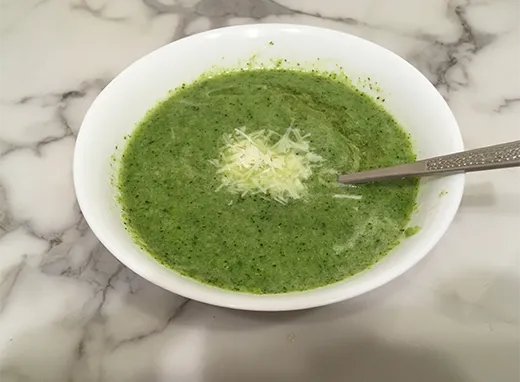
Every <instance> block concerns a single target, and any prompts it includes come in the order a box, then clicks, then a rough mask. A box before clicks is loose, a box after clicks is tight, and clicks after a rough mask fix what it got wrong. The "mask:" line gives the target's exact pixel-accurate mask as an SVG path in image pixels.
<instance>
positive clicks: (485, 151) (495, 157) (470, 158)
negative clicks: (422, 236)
mask: <svg viewBox="0 0 520 382" xmlns="http://www.w3.org/2000/svg"><path fill="white" fill-rule="evenodd" d="M518 166H520V141H513V142H508V143H502V144H500V145H495V146H488V147H482V148H480V149H475V150H468V151H462V152H460V153H456V154H449V155H442V156H438V157H434V158H430V159H424V160H420V161H417V162H414V163H407V164H402V165H399V166H392V167H385V168H379V169H375V170H370V171H363V172H357V173H353V174H345V175H340V176H339V178H338V182H340V183H344V184H354V183H365V182H374V181H378V180H388V179H397V178H407V177H410V176H430V175H439V174H442V175H448V174H455V173H461V172H470V171H483V170H494V169H499V168H507V167H518Z"/></svg>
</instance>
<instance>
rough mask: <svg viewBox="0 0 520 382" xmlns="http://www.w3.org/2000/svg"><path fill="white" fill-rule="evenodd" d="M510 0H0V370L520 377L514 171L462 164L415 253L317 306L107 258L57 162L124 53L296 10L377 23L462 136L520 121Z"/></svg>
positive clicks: (403, 379) (354, 24)
mask: <svg viewBox="0 0 520 382" xmlns="http://www.w3.org/2000/svg"><path fill="white" fill-rule="evenodd" d="M519 18H520V6H519V2H518V0H511V1H509V0H507V1H498V0H497V1H492V0H470V1H468V0H466V1H464V0H420V1H419V0H399V1H387V0H366V1H361V0H358V1H354V0H320V1H318V0H200V1H199V0H71V1H66V0H1V2H0V30H1V32H0V39H1V40H0V121H1V122H0V153H1V154H0V380H2V381H5V382H7V381H42V382H45V381H54V382H59V381H78V382H82V381H188V382H190V381H196V382H198V381H204V382H227V381H251V382H256V381H266V380H270V381H309V382H310V381H313V382H314V381H320V382H321V381H323V382H328V381H347V380H348V381H363V382H364V381H398V382H407V381H425V382H437V381H439V382H440V381H442V382H450V381H457V382H477V381H478V382H487V381H497V382H515V381H518V380H519V373H520V372H519V357H520V349H519V338H520V336H519V291H520V240H519V234H520V190H519V186H520V172H519V171H518V170H504V171H496V172H487V173H479V174H472V175H470V176H468V178H467V180H468V183H467V189H466V192H465V195H464V199H463V202H462V205H461V208H460V211H459V213H458V215H457V217H456V219H455V221H454V223H453V225H452V226H451V228H450V229H449V231H448V233H447V234H446V236H445V237H444V238H443V239H442V240H441V242H440V243H439V244H438V246H437V247H436V248H435V250H434V251H433V252H432V253H431V254H430V255H429V256H428V257H427V258H426V259H425V260H424V261H422V262H421V263H420V264H419V265H418V266H416V267H415V268H414V269H413V270H411V271H410V272H408V273H407V274H406V275H404V276H403V277H401V278H399V279H398V280H396V281H394V282H392V283H391V284H389V285H387V286H385V287H383V288H380V289H379V290H377V291H375V292H372V293H370V294H368V295H365V296H362V297H360V298H357V299H354V300H351V301H347V302H344V303H341V304H336V305H333V306H330V307H325V308H321V309H315V310H309V311H301V312H291V313H281V314H266V313H251V312H239V311H231V310H226V309H220V308H216V307H211V306H206V305H203V304H199V303H197V302H194V301H187V300H185V299H183V298H181V297H179V296H175V295H173V294H170V293H168V292H165V291H163V290H161V289H159V288H157V287H155V286H153V285H151V284H150V283H148V282H147V281H145V280H143V279H141V278H140V277H138V276H136V275H135V274H133V273H132V272H131V271H129V270H128V269H126V268H125V267H124V266H123V265H121V264H120V263H119V262H118V261H117V260H115V258H113V257H112V256H111V255H110V254H109V253H108V252H107V251H106V250H105V249H104V248H103V247H102V246H101V245H100V244H99V242H98V241H97V240H96V238H95V237H94V236H93V234H92V232H91V231H90V230H89V228H88V227H87V226H86V224H85V222H84V221H83V220H82V217H81V214H80V212H79V210H78V206H77V204H76V200H75V196H74V190H73V186H72V180H71V160H72V153H73V149H74V139H75V135H76V133H77V132H78V129H79V127H80V123H81V120H82V118H83V115H84V113H85V111H86V109H87V108H88V106H89V105H90V103H91V102H92V100H93V99H94V98H95V97H96V95H97V94H98V93H99V92H100V90H101V89H102V88H103V86H105V85H106V84H107V83H108V82H109V81H110V80H111V79H112V78H113V77H114V76H115V75H116V74H117V73H118V72H119V71H120V70H121V69H123V68H124V67H125V66H127V65H128V64H130V63H131V62H132V61H134V60H135V59H136V58H138V57H140V56H142V55H144V54H145V53H147V52H150V51H151V50H153V49H155V48H157V47H159V46H161V45H163V44H165V43H168V42H170V41H172V40H174V39H177V38H180V37H183V36H185V35H188V34H192V33H195V32H199V31H203V30H206V29H208V28H215V27H220V26H224V25H230V24H240V23H252V22H288V23H304V24H313V25H319V26H325V27H330V28H334V29H339V30H343V31H347V32H350V33H353V34H356V35H359V36H361V37H364V38H367V39H369V40H372V41H375V42H377V43H379V44H381V45H383V46H386V47H388V48H390V49H391V50H393V51H395V52H396V53H398V54H400V55H401V56H403V57H404V58H406V59H407V60H409V61H410V62H411V63H412V64H413V65H415V66H416V67H418V68H419V69H420V70H421V71H422V72H423V73H424V74H425V75H426V76H427V77H428V78H429V79H430V80H431V81H432V82H433V83H434V84H435V85H436V86H437V88H438V89H439V90H440V91H441V92H442V94H443V95H444V96H445V97H446V99H447V100H448V101H449V104H450V106H451V107H452V109H453V111H454V113H455V115H456V117H457V119H458V121H459V123H460V126H461V129H462V132H463V136H464V139H465V142H466V145H467V147H468V148H475V147H478V146H481V145H488V144H494V143H499V142H503V141H507V140H513V139H520V35H519V33H520V28H519V24H520V21H519Z"/></svg>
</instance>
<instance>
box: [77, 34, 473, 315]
mask: <svg viewBox="0 0 520 382" xmlns="http://www.w3.org/2000/svg"><path fill="white" fill-rule="evenodd" d="M270 41H273V43H274V45H271V44H269V42H270ZM254 54H256V55H257V58H256V62H257V63H266V64H269V63H270V62H272V59H279V58H285V59H288V60H289V61H291V62H301V63H305V62H315V60H316V59H317V58H319V59H320V60H319V63H320V64H319V65H321V68H322V69H331V70H338V67H339V66H342V67H343V70H344V72H345V73H346V74H347V75H348V76H349V77H350V78H351V79H352V80H353V82H354V83H357V80H358V79H361V80H363V79H366V78H367V77H370V81H371V82H372V83H374V82H377V83H378V84H379V86H380V87H381V89H382V94H383V97H384V98H385V99H386V102H385V103H384V105H385V107H386V109H387V110H388V111H389V112H390V113H391V114H392V115H393V116H394V117H395V118H396V119H397V120H398V121H399V122H400V123H401V125H402V126H403V127H404V128H405V129H406V130H407V131H409V132H410V133H411V135H412V139H413V142H414V145H415V150H416V152H417V154H418V157H419V158H425V157H430V156H435V155H441V154H447V153H452V152H456V151H460V150H462V149H463V143H462V139H461V135H460V131H459V128H458V126H457V122H456V121H455V118H454V117H453V114H452V113H451V111H450V109H449V108H448V106H447V105H446V102H445V101H444V99H443V98H442V97H441V96H440V94H439V93H438V92H437V91H436V90H435V88H434V87H433V86H432V85H431V84H430V82H429V81H428V80H427V79H426V78H425V77H423V75H422V74H421V73H419V71H417V70H416V69H415V68H414V67H413V66H411V65H410V64H408V63H407V62H406V61H405V60H403V59H402V58H400V57H398V56H397V55H395V54H394V53H392V52H390V51H388V50H386V49H384V48H382V47H380V46H378V45H375V44H373V43H371V42H368V41H365V40H363V39H360V38H358V37H355V36H351V35H348V34H345V33H341V32H337V31H333V30H328V29H322V28H315V27H309V26H297V25H283V24H263V25H245V26H237V27H229V28H223V29H217V30H212V31H209V32H205V33H201V34H197V35H194V36H191V37H187V38H185V39H182V40H179V41H176V42H174V43H171V44H169V45H166V46H164V47H162V48H160V49H158V50H156V51H154V52H152V53H150V54H148V55H147V56H145V57H143V58H141V59H140V60H138V61H137V62H135V63H133V64H132V65H131V66H130V67H128V68H127V69H125V70H124V71H123V72H122V73H121V74H119V75H118V76H117V77H116V78H115V79H114V80H113V81H112V82H111V83H110V84H109V85H108V86H107V87H106V88H105V89H104V90H103V91H102V92H101V94H100V95H99V96H98V97H97V99H96V100H95V101H94V103H93V104H92V106H91V108H90V110H89V111H88V113H87V115H86V116H85V119H84V120H83V124H82V126H81V131H80V133H79V136H78V140H77V142H76V150H75V153H74V183H75V187H76V194H77V197H78V201H79V205H80V207H81V210H82V211H83V215H84V216H85V219H86V220H87V222H88V224H89V225H90V227H91V228H92V230H93V231H94V233H95V234H96V236H97V237H98V238H99V239H100V240H101V242H102V243H103V244H104V245H105V247H106V248H107V249H108V250H109V251H110V252H112V253H113V254H114V256H116V257H117V258H118V259H119V260H120V261H121V262H122V263H124V264H125V265H126V266H128V267H129V268H130V269H132V270H133V271H134V272H136V273H137V274H139V275H141V276H142V277H144V278H145V279H147V280H149V281H151V282H153V283H154V284H157V285H159V286H161V287H162V288H164V289H167V290H170V291H172V292H175V293H177V294H180V295H183V296H186V297H188V298H191V299H194V300H198V301H202V302H205V303H209V304H213V305H220V306H225V307H230V308H237V309H248V310H294V309H303V308H310V307H315V306H320V305H326V304H330V303H333V302H337V301H340V300H345V299H348V298H351V297H354V296H358V295H360V294H362V293H365V292H367V291H370V290H372V289H374V288H377V287H379V286H380V285H382V284H385V283H387V282H388V281H390V280H392V279H394V278H396V277H397V276H399V275H400V274H402V273H403V272H405V271H406V270H407V269H409V268H410V267H412V266H413V265H414V264H415V263H417V262H418V261H419V260H420V259H421V258H423V257H424V256H425V255H426V254H427V253H428V251H430V250H431V249H432V247H433V246H434V245H435V244H436V243H437V241H438V240H439V239H440V238H441V236H442V235H443V234H444V232H445V231H446V229H447V228H448V226H449V225H450V223H451V221H452V219H453V217H454V215H455V213H456V211H457V208H458V206H459V203H460V199H461V196H462V192H463V188H464V176H463V175H454V176H449V177H444V178H436V179H423V180H422V181H421V186H420V192H419V196H418V206H419V207H418V209H417V211H416V212H415V213H414V215H413V217H412V222H411V225H419V226H420V227H421V228H422V229H421V230H420V232H419V233H417V234H416V235H414V236H412V237H410V238H407V239H405V240H403V241H402V243H401V244H399V245H398V246H397V247H396V248H394V249H393V250H392V251H391V252H390V253H389V254H388V255H387V256H386V257H384V258H383V259H382V260H381V261H379V262H378V263H377V264H375V265H374V266H373V267H372V268H370V269H368V270H365V271H363V272H361V273H360V274H358V275H355V276H354V277H351V278H348V279H345V280H344V281H341V282H338V283H336V284H332V285H329V286H325V287H322V288H318V289H314V290H308V291H304V292H293V293H287V294H278V295H253V294H246V293H238V292H232V291H227V290H223V289H219V288H216V287H212V286H209V285H204V284H201V283H199V282H197V281H195V280H192V279H190V278H187V277H184V276H181V275H179V274H178V273H176V272H175V271H173V270H171V269H168V268H166V267H164V266H162V265H161V264H159V263H158V262H156V261H155V260H154V259H153V258H152V257H151V256H149V255H148V254H147V253H145V252H143V251H142V250H141V249H140V248H139V247H138V246H137V245H136V244H134V242H133V241H132V239H131V237H130V236H129V234H128V233H127V231H126V230H125V228H124V226H123V223H122V220H121V215H120V209H119V206H118V204H117V202H116V200H115V195H116V190H115V188H114V187H113V186H112V184H111V176H112V175H113V173H114V169H113V167H112V166H111V156H112V155H113V154H114V151H115V147H116V146H119V147H122V146H124V145H123V137H124V136H125V135H126V134H129V133H131V132H132V130H133V129H134V128H135V125H136V123H137V122H139V121H140V120H141V119H142V118H143V116H144V115H145V113H146V111H147V110H148V109H150V108H151V107H152V106H154V105H155V104H156V103H157V101H159V100H161V99H164V98H165V97H166V96H167V93H168V90H170V89H172V88H175V87H176V86H178V85H180V84H181V83H182V82H190V81H192V80H194V79H195V78H197V77H198V76H199V75H200V74H201V73H203V72H205V71H207V70H209V69H211V67H212V66H213V65H220V66H236V65H237V63H238V62H242V63H243V64H245V62H246V61H247V60H248V59H249V58H250V57H251V56H252V55H254ZM363 90H364V91H367V92H370V90H369V89H363ZM445 193H446V194H445ZM444 194H445V195H444ZM441 195H444V196H442V197H441Z"/></svg>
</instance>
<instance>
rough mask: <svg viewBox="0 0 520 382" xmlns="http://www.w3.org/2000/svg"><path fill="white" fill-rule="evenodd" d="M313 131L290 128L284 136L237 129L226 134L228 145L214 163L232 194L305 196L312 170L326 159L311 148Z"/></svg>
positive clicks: (284, 198) (223, 185)
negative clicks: (310, 142)
mask: <svg viewBox="0 0 520 382" xmlns="http://www.w3.org/2000/svg"><path fill="white" fill-rule="evenodd" d="M309 136H310V134H307V135H303V134H302V133H301V132H300V130H299V129H296V128H293V127H289V128H288V129H287V130H286V131H285V133H284V134H283V135H280V134H278V133H276V132H274V131H272V130H258V131H255V132H253V133H250V134H247V133H246V131H245V128H244V129H235V132H234V134H229V135H226V136H225V137H224V142H225V144H224V147H223V148H222V150H221V153H220V157H219V158H218V159H214V160H211V161H210V163H211V164H213V165H214V166H215V167H216V168H217V173H218V174H219V175H220V177H221V184H220V186H219V187H218V188H217V191H218V190H220V189H222V188H224V189H226V190H228V191H229V192H231V193H234V194H240V195H241V196H246V195H248V194H252V195H256V194H260V195H264V196H266V197H270V198H272V199H274V200H276V201H278V202H280V203H283V204H285V203H287V202H288V201H289V200H290V199H301V198H303V197H304V196H305V194H306V191H307V187H306V185H305V184H304V182H305V180H307V179H308V178H309V177H310V176H311V175H312V169H313V167H315V166H319V165H320V163H321V162H323V158H322V157H321V156H319V155H317V154H315V153H313V152H312V151H311V150H310V147H309V140H308V138H309Z"/></svg>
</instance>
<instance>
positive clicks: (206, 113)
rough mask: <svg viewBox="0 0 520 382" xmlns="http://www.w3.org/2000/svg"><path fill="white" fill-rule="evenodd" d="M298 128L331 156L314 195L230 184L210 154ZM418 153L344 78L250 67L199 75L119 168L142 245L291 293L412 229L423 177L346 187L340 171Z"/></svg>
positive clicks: (226, 277) (318, 172)
mask: <svg viewBox="0 0 520 382" xmlns="http://www.w3.org/2000/svg"><path fill="white" fill-rule="evenodd" d="M289 126H293V127H297V128H298V129H299V131H301V132H302V133H305V134H310V135H309V136H308V142H309V146H310V147H311V149H312V152H313V153H316V154H318V155H319V156H321V157H322V158H323V161H322V162H321V163H320V165H319V166H316V167H315V168H313V169H312V175H310V176H309V177H308V179H306V180H305V187H306V190H307V191H306V194H305V196H304V197H302V198H300V199H291V200H288V201H287V202H286V203H280V202H278V201H276V200H273V199H272V198H269V196H268V195H267V196H266V195H262V194H256V195H252V194H247V195H245V196H242V195H240V194H236V193H231V192H229V191H228V190H226V189H225V188H220V187H219V186H220V185H221V182H222V179H221V175H220V174H219V173H218V172H217V170H216V168H215V166H214V165H213V164H212V163H211V160H212V159H214V158H219V155H220V154H221V152H222V147H223V145H224V141H223V137H225V136H226V135H227V134H232V133H233V132H234V131H236V130H235V129H237V128H240V129H244V128H245V131H246V132H247V131H256V130H260V129H269V130H272V131H274V132H278V133H279V134H284V132H285V131H286V129H287V128H288V127H289ZM413 160H415V155H414V153H413V150H412V146H411V143H410V140H409V137H408V135H407V133H405V132H404V131H403V130H402V129H401V128H400V127H399V125H398V124H397V123H396V121H395V120H394V119H393V118H392V116H391V115H390V114H388V113H387V112H386V111H385V110H384V109H383V108H381V107H380V106H379V105H378V104H376V102H375V101H374V100H372V99H371V98H370V97H368V96H367V95H365V94H363V93H361V92H360V91H358V90H357V89H355V88H354V87H351V86H349V85H348V84H345V82H344V81H338V80H336V79H334V78H331V77H327V76H322V75H317V74H311V73H305V72H298V71H291V70H249V71H244V72H233V73H226V74H221V75H218V76H216V77H213V78H206V79H201V80H199V81H196V82H195V83H193V84H191V85H189V86H183V87H182V89H178V90H176V91H175V92H173V93H172V94H171V95H170V96H169V98H168V99H166V100H165V101H163V102H161V103H159V104H158V105H157V106H156V107H154V108H153V109H152V110H150V111H149V112H148V114H147V115H146V117H145V118H144V119H143V120H142V121H141V122H140V124H139V126H138V127H137V128H136V130H135V131H134V133H133V134H132V136H131V137H130V138H129V139H128V144H127V147H126V148H125V151H124V153H123V155H122V158H121V167H120V171H119V174H118V186H119V191H120V203H121V206H122V209H123V218H124V220H125V224H126V226H127V228H128V229H129V231H130V232H131V233H132V234H133V235H134V237H135V240H136V242H137V243H138V244H139V245H141V247H142V248H143V249H144V250H145V251H147V252H148V253H150V254H151V255H152V256H153V257H154V258H155V259H157V260H158V261H159V262H161V263H162V264H164V265H165V266H167V267H170V268H172V269H174V270H175V271H177V272H179V273H181V274H183V275H185V276H188V277H191V278H193V279H196V280H198V281H200V282H203V283H207V284H211V285H214V286H218V287H221V288H225V289H230V290H234V291H242V292H249V293H260V294H262V293H284V292H289V291H301V290H305V289H312V288H317V287H320V286H324V285H327V284H330V283H334V282H337V281H340V280H343V279H345V278H346V277H348V276H352V275H354V274H356V273H358V272H360V271H362V270H364V269H366V268H368V267H370V266H371V265H373V264H374V263H375V262H377V261H378V260H380V259H381V258H382V257H383V256H385V254H387V253H388V251H389V250H390V249H392V248H393V247H394V246H395V245H397V244H398V243H399V241H400V240H401V239H402V238H403V237H404V234H403V232H404V229H405V227H406V225H407V223H408V220H409V218H410V215H411V213H412V210H413V208H414V205H415V198H416V195H417V190H418V183H417V181H416V180H413V179H412V180H403V181H396V182H385V183H374V184H365V185H360V186H356V187H342V186H340V185H339V184H337V182H336V179H337V175H338V173H341V172H352V171H362V170H368V169H371V168H377V167H383V166H389V165H396V164H401V163H405V162H409V161H413Z"/></svg>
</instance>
